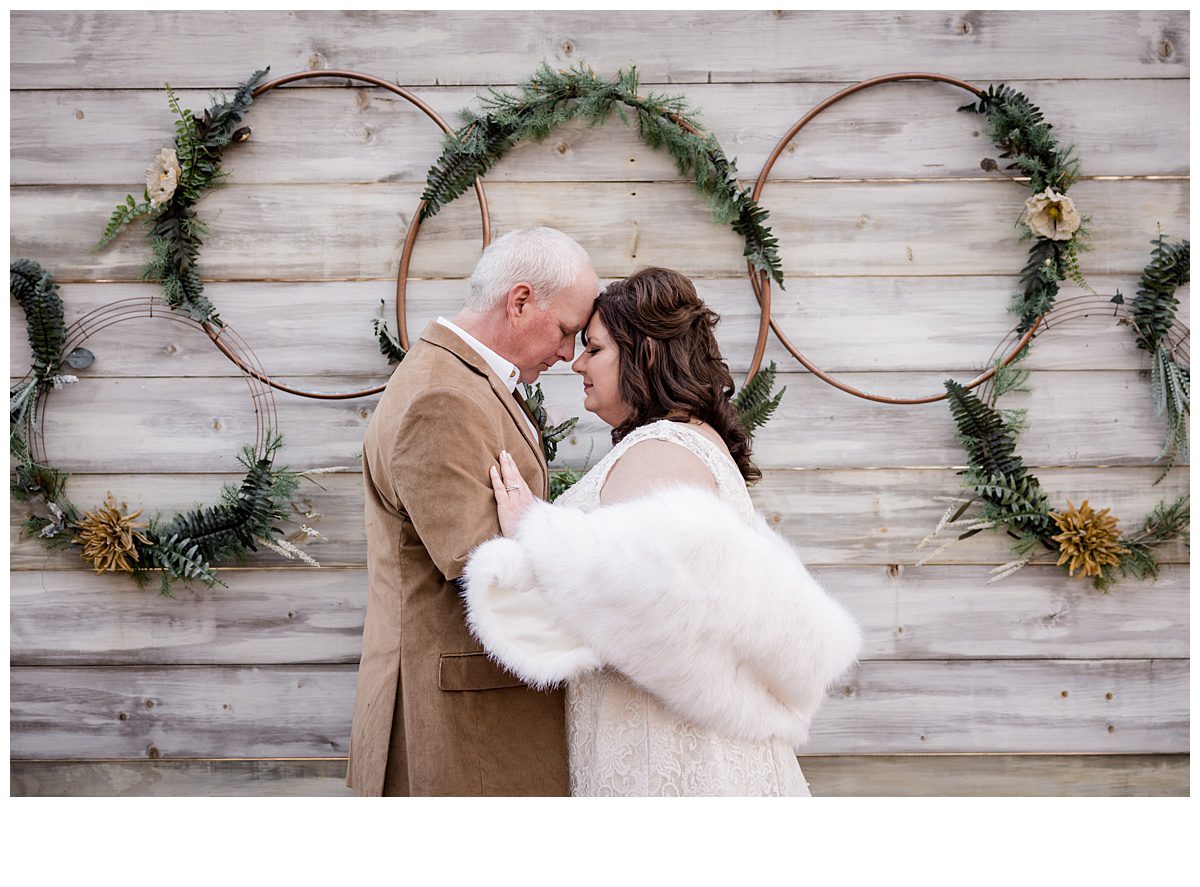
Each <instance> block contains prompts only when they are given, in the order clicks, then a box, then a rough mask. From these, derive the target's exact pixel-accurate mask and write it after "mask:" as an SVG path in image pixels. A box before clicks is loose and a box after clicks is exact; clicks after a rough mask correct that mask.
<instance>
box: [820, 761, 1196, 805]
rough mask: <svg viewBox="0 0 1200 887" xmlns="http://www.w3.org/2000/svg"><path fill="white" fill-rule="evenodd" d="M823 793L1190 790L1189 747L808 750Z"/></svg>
mask: <svg viewBox="0 0 1200 887" xmlns="http://www.w3.org/2000/svg"><path fill="white" fill-rule="evenodd" d="M800 766H801V769H802V770H803V771H804V776H805V778H806V779H808V784H809V790H810V791H811V792H812V794H813V797H817V798H835V797H844V798H850V797H853V798H870V797H896V798H906V797H934V796H936V797H1030V798H1042V797H1085V798H1101V797H1137V796H1158V797H1188V796H1189V777H1190V774H1191V766H1190V760H1189V757H1188V755H831V756H811V757H810V756H801V758H800Z"/></svg>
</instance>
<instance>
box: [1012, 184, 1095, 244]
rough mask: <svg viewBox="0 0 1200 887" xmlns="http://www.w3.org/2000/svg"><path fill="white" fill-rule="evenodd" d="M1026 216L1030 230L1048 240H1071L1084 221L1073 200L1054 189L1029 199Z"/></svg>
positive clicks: (1027, 200) (1026, 203)
mask: <svg viewBox="0 0 1200 887" xmlns="http://www.w3.org/2000/svg"><path fill="white" fill-rule="evenodd" d="M1025 215H1026V219H1025V221H1026V224H1027V225H1029V230H1030V231H1032V232H1033V233H1034V234H1036V235H1037V236H1038V237H1045V238H1046V239H1048V240H1070V239H1071V237H1072V235H1074V234H1075V232H1076V231H1078V230H1079V226H1080V224H1082V221H1083V220H1082V219H1080V217H1079V211H1078V210H1076V209H1075V203H1074V202H1073V201H1072V200H1071V198H1070V197H1068V196H1067V195H1066V194H1059V193H1058V192H1057V191H1055V190H1054V189H1053V188H1047V189H1046V190H1045V191H1043V192H1042V193H1040V194H1034V195H1033V196H1032V197H1029V198H1027V199H1026V200H1025Z"/></svg>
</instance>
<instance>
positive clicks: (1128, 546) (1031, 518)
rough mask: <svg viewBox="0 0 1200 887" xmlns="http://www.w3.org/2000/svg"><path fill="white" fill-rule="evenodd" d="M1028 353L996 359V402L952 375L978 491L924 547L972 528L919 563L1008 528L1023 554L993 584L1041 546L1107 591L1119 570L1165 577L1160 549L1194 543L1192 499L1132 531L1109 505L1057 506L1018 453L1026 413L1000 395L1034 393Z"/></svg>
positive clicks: (966, 476) (971, 485)
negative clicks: (1000, 403) (999, 403)
mask: <svg viewBox="0 0 1200 887" xmlns="http://www.w3.org/2000/svg"><path fill="white" fill-rule="evenodd" d="M1027 351H1028V349H1026V350H1025V351H1022V352H1021V354H1019V355H1018V356H1017V357H1016V358H1015V359H1014V360H1013V361H1011V362H1010V363H1009V364H1008V365H1007V366H1004V365H1003V364H1002V361H1000V360H997V361H996V364H995V366H996V374H995V376H994V377H993V383H994V385H993V388H992V393H991V396H990V398H989V402H988V403H984V402H983V401H982V400H981V399H980V398H979V397H978V395H976V394H975V393H974V392H973V391H969V390H967V389H966V388H964V387H963V386H962V385H960V384H958V383H957V382H955V381H954V380H953V379H947V380H946V383H945V386H946V392H947V394H948V400H949V402H950V409H951V412H952V413H953V415H954V420H955V426H956V433H957V436H958V439H959V442H960V443H962V445H963V447H964V448H965V449H966V451H967V454H968V465H967V468H966V469H964V470H963V471H960V472H959V474H961V475H963V487H964V488H965V490H966V491H967V492H968V493H969V494H970V495H969V498H968V499H967V500H966V502H965V503H961V500H958V499H956V500H954V501H953V503H952V504H951V505H950V507H949V508H948V509H947V510H946V513H945V514H943V515H942V518H941V520H940V521H939V522H938V525H937V527H936V528H935V529H934V531H933V532H932V533H931V534H930V535H928V536H926V537H925V539H923V540H922V541H921V543H920V544H919V545H918V546H917V548H918V550H919V549H921V548H923V547H924V546H925V545H926V544H927V543H929V542H930V541H932V540H933V538H934V537H936V536H937V534H938V533H939V532H941V531H942V530H943V529H947V528H951V527H960V528H965V530H966V532H964V533H962V535H960V536H958V537H957V538H956V539H952V540H951V541H950V542H947V543H945V544H944V545H942V546H941V547H940V548H939V549H937V550H936V551H934V552H933V553H932V554H929V555H926V556H925V557H924V558H923V559H922V560H921V561H919V562H918V563H917V566H921V565H922V564H924V563H925V562H926V561H928V560H929V559H930V558H931V557H933V556H934V555H935V554H937V553H939V552H941V551H944V550H945V549H946V548H948V547H949V546H950V545H952V544H954V542H957V541H959V540H962V539H966V538H968V537H969V536H973V535H975V534H976V533H978V532H980V531H982V530H985V529H989V528H992V527H1005V528H1006V529H1007V531H1008V533H1009V535H1011V536H1013V537H1014V538H1015V539H1016V540H1017V541H1016V542H1014V543H1013V544H1012V546H1011V550H1012V552H1013V554H1015V555H1016V559H1015V560H1012V561H1009V562H1008V563H1006V564H1002V565H1001V566H999V567H997V568H995V569H994V570H992V573H993V578H992V579H989V580H988V582H989V584H990V583H991V582H995V581H997V580H999V579H1003V578H1004V577H1006V576H1010V575H1012V574H1013V573H1014V572H1016V571H1017V570H1019V569H1020V568H1021V567H1023V566H1025V565H1026V564H1028V563H1030V562H1031V561H1032V560H1033V558H1034V556H1035V555H1036V553H1037V551H1038V550H1039V546H1040V547H1041V549H1042V550H1046V551H1049V552H1052V553H1054V554H1057V555H1058V561H1057V565H1058V566H1063V565H1067V568H1068V574H1069V575H1071V576H1074V575H1075V571H1076V570H1077V569H1079V570H1080V571H1081V572H1080V574H1079V576H1080V578H1083V577H1084V576H1089V577H1091V579H1092V584H1093V586H1094V587H1095V588H1097V589H1099V590H1101V591H1107V590H1108V589H1109V588H1111V587H1112V586H1113V585H1114V584H1115V583H1116V581H1117V579H1118V574H1119V575H1120V576H1122V577H1124V576H1133V577H1134V578H1136V579H1146V578H1157V576H1158V572H1159V565H1158V560H1157V558H1156V557H1155V556H1154V551H1153V549H1154V548H1155V547H1157V546H1158V545H1161V544H1163V543H1164V542H1168V541H1170V540H1172V539H1175V538H1178V537H1180V536H1181V535H1182V537H1183V538H1184V540H1185V541H1186V540H1187V538H1188V535H1187V531H1188V527H1189V523H1190V502H1189V497H1188V496H1187V495H1186V494H1184V495H1182V496H1179V497H1178V498H1177V499H1176V500H1175V501H1174V502H1172V503H1170V504H1168V503H1167V502H1166V501H1165V500H1163V501H1160V502H1159V503H1158V505H1156V506H1155V507H1154V509H1153V510H1152V511H1151V513H1150V514H1149V515H1148V516H1147V517H1146V519H1145V520H1144V522H1143V524H1142V526H1141V528H1139V529H1138V530H1135V531H1134V532H1132V533H1128V534H1125V535H1121V534H1120V533H1119V531H1118V530H1117V519H1116V517H1114V516H1111V515H1109V509H1108V508H1105V509H1103V510H1102V511H1100V512H1095V511H1093V510H1092V509H1091V508H1090V507H1089V505H1088V500H1086V499H1085V500H1083V503H1082V505H1080V506H1078V507H1076V506H1075V505H1073V504H1072V503H1071V501H1070V500H1069V499H1068V500H1067V507H1066V508H1065V509H1062V510H1061V511H1058V512H1056V511H1052V510H1051V509H1050V505H1049V500H1048V498H1047V496H1046V494H1045V492H1043V490H1042V488H1041V484H1040V483H1039V482H1038V479H1037V478H1036V477H1034V476H1033V475H1032V474H1030V473H1029V471H1028V470H1027V469H1026V468H1025V465H1024V462H1023V461H1022V459H1021V457H1020V456H1019V455H1017V453H1016V438H1017V435H1018V434H1019V433H1020V432H1021V431H1023V430H1024V428H1025V411H1024V410H998V409H996V407H995V402H996V399H997V398H998V397H999V396H1000V395H1002V394H1005V393H1007V392H1009V391H1027V390H1028V389H1026V388H1022V387H1020V386H1021V385H1022V384H1023V383H1024V381H1025V380H1026V378H1027V377H1028V375H1029V371H1028V370H1026V369H1024V368H1022V367H1018V366H1017V364H1018V363H1019V362H1020V361H1021V360H1023V359H1024V357H1025V355H1026V353H1027ZM976 502H978V503H979V504H980V506H981V511H980V514H979V515H978V516H976V517H971V518H965V519H964V518H962V515H963V514H964V512H966V510H967V509H968V508H970V507H971V505H972V504H974V503H976ZM956 509H957V510H956Z"/></svg>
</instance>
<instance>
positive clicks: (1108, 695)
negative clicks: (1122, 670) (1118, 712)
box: [1104, 693, 1113, 699]
mask: <svg viewBox="0 0 1200 887" xmlns="http://www.w3.org/2000/svg"><path fill="white" fill-rule="evenodd" d="M1104 698H1105V699H1112V698H1113V695H1112V694H1111V693H1105V694H1104Z"/></svg>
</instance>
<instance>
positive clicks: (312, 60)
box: [308, 51, 325, 71]
mask: <svg viewBox="0 0 1200 887" xmlns="http://www.w3.org/2000/svg"><path fill="white" fill-rule="evenodd" d="M324 68H325V56H324V55H323V54H321V52H320V51H318V52H314V53H312V54H311V55H310V56H309V57H308V70H310V71H320V70H324Z"/></svg>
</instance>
